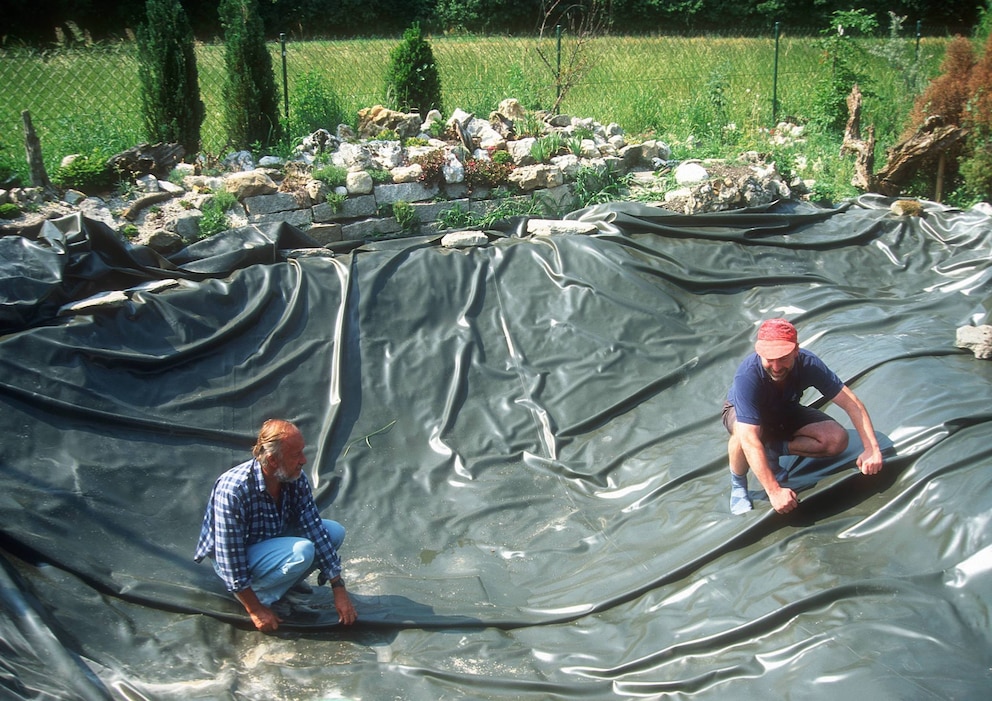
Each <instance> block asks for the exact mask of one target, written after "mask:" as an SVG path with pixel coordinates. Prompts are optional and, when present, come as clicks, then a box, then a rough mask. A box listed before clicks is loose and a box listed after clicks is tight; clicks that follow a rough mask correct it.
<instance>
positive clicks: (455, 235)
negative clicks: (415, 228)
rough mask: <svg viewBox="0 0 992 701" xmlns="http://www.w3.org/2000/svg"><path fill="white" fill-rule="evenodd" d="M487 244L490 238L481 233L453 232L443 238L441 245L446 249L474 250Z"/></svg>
mask: <svg viewBox="0 0 992 701" xmlns="http://www.w3.org/2000/svg"><path fill="white" fill-rule="evenodd" d="M487 243H489V237H488V236H486V235H485V234H484V233H482V232H481V231H453V232H452V233H450V234H445V235H444V236H443V237H441V245H442V246H444V247H445V248H472V247H474V246H485V245H486V244H487Z"/></svg>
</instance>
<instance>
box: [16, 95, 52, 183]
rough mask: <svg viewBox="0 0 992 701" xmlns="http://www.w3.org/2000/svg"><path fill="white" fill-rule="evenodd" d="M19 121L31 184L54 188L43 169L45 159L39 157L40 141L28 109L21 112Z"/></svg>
mask: <svg viewBox="0 0 992 701" xmlns="http://www.w3.org/2000/svg"><path fill="white" fill-rule="evenodd" d="M21 121H22V122H23V123H24V149H25V150H26V151H27V155H28V168H30V169H31V184H32V185H34V186H35V187H41V188H44V189H45V190H46V191H48V190H54V189H55V188H53V187H52V181H51V180H49V179H48V172H47V171H46V170H45V161H44V160H43V159H42V157H41V141H39V140H38V135H37V134H36V133H35V131H34V126H32V124H31V112H29V111H28V110H24V111H23V112H21Z"/></svg>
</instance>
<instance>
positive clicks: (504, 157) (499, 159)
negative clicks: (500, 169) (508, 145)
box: [489, 151, 513, 165]
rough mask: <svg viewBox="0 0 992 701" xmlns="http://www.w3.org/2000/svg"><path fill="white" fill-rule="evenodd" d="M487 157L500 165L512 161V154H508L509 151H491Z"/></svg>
mask: <svg viewBox="0 0 992 701" xmlns="http://www.w3.org/2000/svg"><path fill="white" fill-rule="evenodd" d="M489 157H490V158H491V159H492V162H493V163H498V164H500V165H505V164H507V163H510V164H512V163H513V156H511V155H510V152H509V151H493V152H492V154H490V156H489Z"/></svg>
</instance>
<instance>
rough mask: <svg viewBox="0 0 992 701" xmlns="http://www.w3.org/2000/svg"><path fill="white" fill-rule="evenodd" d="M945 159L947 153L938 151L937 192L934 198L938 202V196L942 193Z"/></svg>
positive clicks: (941, 195)
mask: <svg viewBox="0 0 992 701" xmlns="http://www.w3.org/2000/svg"><path fill="white" fill-rule="evenodd" d="M946 161H947V154H946V152H945V151H941V152H940V157H939V158H938V159H937V193H936V196H935V198H934V199H935V200H936V201H937V202H940V198H941V197H943V195H944V164H945V163H946Z"/></svg>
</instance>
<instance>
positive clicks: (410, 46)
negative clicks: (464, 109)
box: [386, 24, 442, 115]
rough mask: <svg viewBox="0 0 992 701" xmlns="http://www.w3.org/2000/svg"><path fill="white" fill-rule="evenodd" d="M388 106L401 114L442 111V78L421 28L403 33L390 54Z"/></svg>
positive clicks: (417, 27) (387, 89) (387, 88)
mask: <svg viewBox="0 0 992 701" xmlns="http://www.w3.org/2000/svg"><path fill="white" fill-rule="evenodd" d="M386 103H387V104H388V105H390V106H391V107H392V108H393V109H397V110H400V111H402V112H414V111H416V112H419V113H420V114H422V115H426V114H427V113H428V112H429V111H430V110H432V109H436V110H441V109H442V107H441V78H440V76H439V75H438V72H437V64H436V62H435V61H434V52H433V50H432V49H431V45H430V44H429V43H428V42H427V40H426V39H424V38H423V36H422V35H421V32H420V25H419V24H414V25H413V26H412V27H410V28H409V29H407V30H406V31H405V32H404V33H403V41H402V42H400V44H399V45H397V46H396V47H395V48H394V49H393V50H392V51H391V52H390V54H389V68H388V69H387V71H386Z"/></svg>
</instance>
